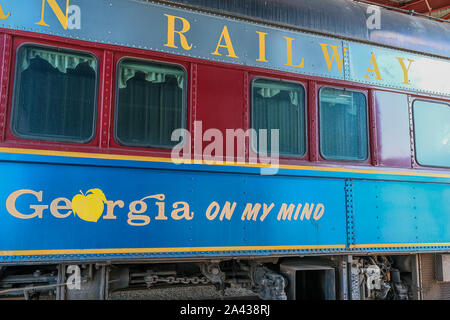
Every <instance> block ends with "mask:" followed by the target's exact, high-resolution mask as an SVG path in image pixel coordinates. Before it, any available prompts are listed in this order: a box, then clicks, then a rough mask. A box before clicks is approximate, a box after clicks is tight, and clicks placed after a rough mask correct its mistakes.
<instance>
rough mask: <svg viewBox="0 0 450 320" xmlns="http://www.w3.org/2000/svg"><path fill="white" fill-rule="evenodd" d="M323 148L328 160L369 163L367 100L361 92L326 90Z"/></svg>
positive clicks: (321, 96) (322, 109) (322, 94)
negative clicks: (367, 160)
mask: <svg viewBox="0 0 450 320" xmlns="http://www.w3.org/2000/svg"><path fill="white" fill-rule="evenodd" d="M319 101H320V110H319V112H320V114H319V116H320V148H321V153H322V156H323V157H324V158H326V159H336V160H365V159H367V154H368V152H367V149H368V147H367V144H368V139H367V108H366V97H365V96H364V94H362V93H360V92H352V91H348V90H342V89H333V88H322V89H321V90H320V94H319Z"/></svg>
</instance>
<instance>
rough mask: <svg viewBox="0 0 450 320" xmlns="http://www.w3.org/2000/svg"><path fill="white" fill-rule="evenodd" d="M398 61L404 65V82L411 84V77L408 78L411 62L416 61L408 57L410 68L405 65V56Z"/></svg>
mask: <svg viewBox="0 0 450 320" xmlns="http://www.w3.org/2000/svg"><path fill="white" fill-rule="evenodd" d="M397 60H398V62H400V66H401V67H402V70H403V82H402V83H403V84H408V85H409V84H410V83H409V79H408V73H409V69H410V68H411V64H412V63H413V62H414V60H410V59H408V62H409V64H408V68H407V67H406V66H405V61H404V60H405V59H403V58H397Z"/></svg>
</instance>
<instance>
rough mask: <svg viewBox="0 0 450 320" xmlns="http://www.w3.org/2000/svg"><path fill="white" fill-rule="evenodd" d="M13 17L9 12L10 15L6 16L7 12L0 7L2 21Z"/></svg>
mask: <svg viewBox="0 0 450 320" xmlns="http://www.w3.org/2000/svg"><path fill="white" fill-rule="evenodd" d="M10 15H11V12H8V14H5V12H4V11H3V8H2V6H1V5H0V19H2V20H3V19H6V18H8V17H9V16H10Z"/></svg>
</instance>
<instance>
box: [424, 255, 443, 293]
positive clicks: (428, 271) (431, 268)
mask: <svg viewBox="0 0 450 320" xmlns="http://www.w3.org/2000/svg"><path fill="white" fill-rule="evenodd" d="M420 265H421V278H422V296H423V299H424V300H450V282H439V281H436V276H435V254H421V255H420Z"/></svg>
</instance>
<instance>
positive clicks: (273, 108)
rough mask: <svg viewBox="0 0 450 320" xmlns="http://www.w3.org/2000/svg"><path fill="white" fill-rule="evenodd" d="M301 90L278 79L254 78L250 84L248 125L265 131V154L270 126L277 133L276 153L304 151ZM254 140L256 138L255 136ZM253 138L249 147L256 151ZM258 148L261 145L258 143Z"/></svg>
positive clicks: (268, 144) (297, 153) (268, 141)
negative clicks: (250, 109)
mask: <svg viewBox="0 0 450 320" xmlns="http://www.w3.org/2000/svg"><path fill="white" fill-rule="evenodd" d="M305 118H306V117H305V89H304V88H303V86H302V85H300V84H296V83H290V82H282V81H279V80H267V79H256V80H254V81H253V83H252V128H253V129H255V130H256V132H257V133H258V132H259V130H261V129H266V130H267V153H266V152H264V151H263V150H261V149H259V152H260V153H264V154H270V152H271V150H272V145H271V144H272V134H271V130H272V129H278V130H279V132H278V134H279V150H278V151H279V154H280V155H282V156H287V157H301V156H303V155H304V154H305V153H306V129H305V128H306V124H305V122H306V121H305ZM255 140H256V139H255ZM255 140H252V147H253V149H254V150H258V149H257V147H256V145H255V144H256V143H255ZM259 147H260V148H261V144H260V146H259Z"/></svg>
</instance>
